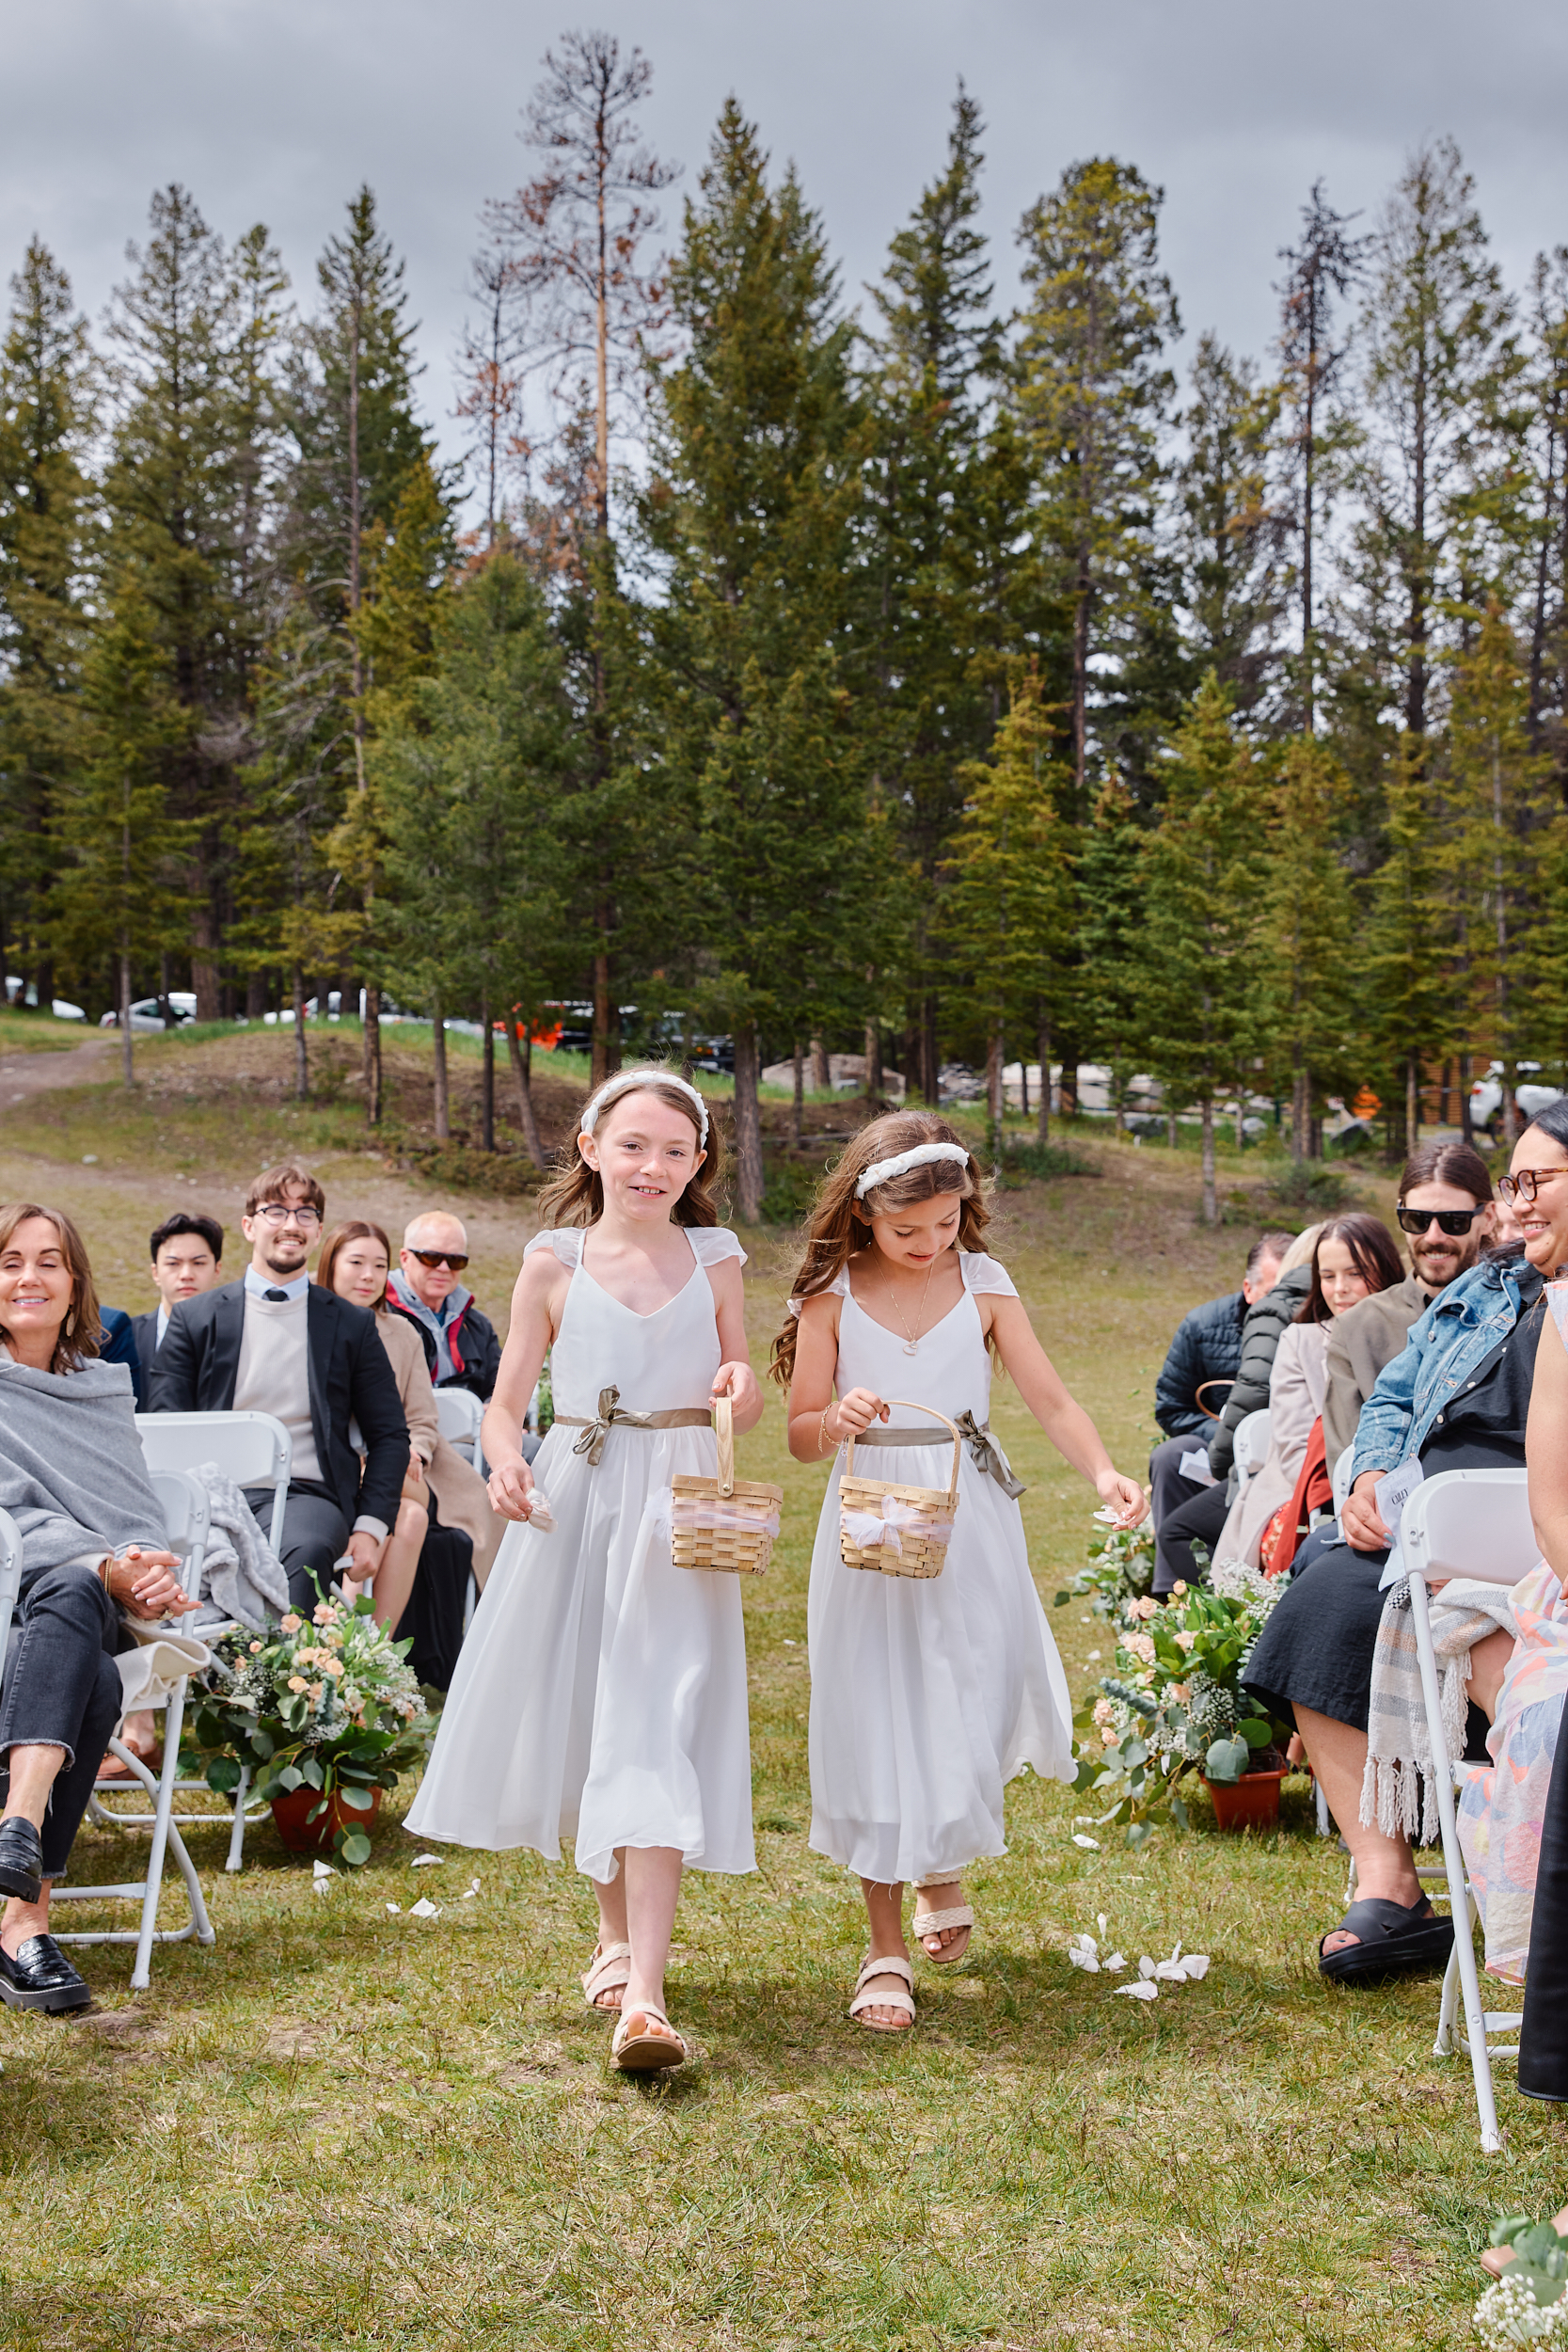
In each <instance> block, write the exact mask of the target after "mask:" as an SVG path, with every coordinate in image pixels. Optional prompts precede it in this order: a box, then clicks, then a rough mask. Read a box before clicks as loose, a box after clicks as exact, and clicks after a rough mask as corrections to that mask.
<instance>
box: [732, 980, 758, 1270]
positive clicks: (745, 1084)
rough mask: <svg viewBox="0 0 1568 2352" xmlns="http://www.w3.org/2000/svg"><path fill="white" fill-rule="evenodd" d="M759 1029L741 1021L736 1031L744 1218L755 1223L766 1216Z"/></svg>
mask: <svg viewBox="0 0 1568 2352" xmlns="http://www.w3.org/2000/svg"><path fill="white" fill-rule="evenodd" d="M757 1058H758V1047H757V1029H756V1023H755V1022H754V1021H740V1022H737V1023H736V1030H735V1161H736V1191H737V1193H738V1196H739V1199H738V1204H737V1205H738V1207H739V1210H740V1220H741V1223H742V1224H743V1225H755V1224H756V1222H757V1220H758V1218H759V1217H760V1216H761V1215H762V1192H763V1183H762V1119H761V1114H760V1112H759V1111H758V1108H757Z"/></svg>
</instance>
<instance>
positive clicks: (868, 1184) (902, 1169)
mask: <svg viewBox="0 0 1568 2352" xmlns="http://www.w3.org/2000/svg"><path fill="white" fill-rule="evenodd" d="M935 1160H962V1161H963V1163H964V1165H965V1167H967V1166H968V1165H969V1153H968V1152H966V1151H965V1149H964V1147H963V1145H962V1144H961V1143H917V1144H916V1145H915V1146H914V1148H913V1150H912V1151H909V1152H895V1153H894V1155H893V1157H892V1159H891V1160H874V1161H873V1162H872V1164H871V1166H870V1167H869V1168H867V1169H866V1171H865V1174H864V1175H863V1177H862V1178H861V1180H860V1182H859V1184H857V1185H856V1186H855V1198H856V1200H864V1199H865V1196H866V1194H867V1193H868V1192H870V1191H871V1190H872V1189H873V1188H874V1187H875V1186H876V1185H878V1184H887V1183H889V1182H890V1181H891V1179H892V1178H893V1177H895V1176H903V1175H905V1174H907V1172H908V1171H909V1169H911V1168H929V1167H930V1166H931V1164H932V1162H933V1161H935Z"/></svg>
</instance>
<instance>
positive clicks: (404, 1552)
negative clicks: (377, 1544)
mask: <svg viewBox="0 0 1568 2352" xmlns="http://www.w3.org/2000/svg"><path fill="white" fill-rule="evenodd" d="M429 1531H430V1518H429V1514H428V1513H427V1512H426V1510H425V1506H424V1504H423V1503H422V1502H400V1503H399V1504H398V1517H397V1525H396V1526H395V1527H394V1528H393V1530H392V1532H391V1534H389V1535H388V1538H387V1541H386V1542H385V1544H384V1545H383V1546H382V1548H381V1557H380V1559H379V1560H378V1561H377V1563H376V1569H375V1582H374V1584H373V1585H372V1587H371V1590H372V1596H373V1597H374V1600H375V1613H376V1619H377V1622H378V1623H379V1624H381V1625H384V1626H385V1627H386V1628H387V1630H388V1633H390V1632H391V1631H392V1629H393V1628H394V1627H395V1626H397V1625H398V1624H399V1623H400V1622H401V1620H402V1617H403V1613H404V1610H405V1609H406V1608H407V1606H408V1596H409V1594H410V1593H411V1592H412V1591H413V1589H414V1579H415V1576H416V1575H417V1574H418V1572H419V1565H420V1552H421V1551H422V1550H423V1549H424V1539H425V1536H426V1535H427V1534H428V1533H429Z"/></svg>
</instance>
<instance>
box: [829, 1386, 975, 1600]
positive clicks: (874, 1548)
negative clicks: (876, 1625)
mask: <svg viewBox="0 0 1568 2352" xmlns="http://www.w3.org/2000/svg"><path fill="white" fill-rule="evenodd" d="M887 1401H888V1403H889V1405H896V1406H898V1407H899V1409H900V1411H906V1412H911V1413H926V1414H927V1415H928V1416H929V1418H930V1419H931V1420H932V1421H940V1422H941V1423H942V1427H943V1428H944V1429H946V1430H950V1431H951V1432H952V1438H953V1477H952V1483H951V1485H949V1486H946V1487H942V1486H899V1485H897V1484H896V1483H895V1481H894V1480H892V1479H887V1478H857V1477H856V1475H855V1440H854V1439H853V1438H850V1440H849V1450H848V1453H847V1454H846V1456H845V1462H844V1475H843V1476H842V1478H841V1479H840V1480H839V1482H838V1509H839V1536H838V1549H839V1557H840V1558H841V1559H842V1561H843V1562H844V1565H845V1566H846V1567H847V1568H879V1569H880V1570H881V1573H882V1574H883V1575H884V1576H940V1575H941V1574H942V1562H943V1561H944V1560H945V1559H946V1557H947V1546H948V1542H949V1540H950V1538H951V1536H952V1534H953V1519H954V1515H955V1513H956V1512H957V1510H958V1457H959V1452H960V1448H961V1444H962V1440H961V1439H960V1438H959V1436H958V1431H957V1430H956V1429H954V1427H953V1424H952V1422H950V1421H949V1420H948V1418H947V1416H946V1414H945V1413H939V1412H936V1411H934V1410H933V1408H932V1407H931V1406H929V1405H914V1404H911V1402H910V1400H909V1399H908V1398H906V1397H896V1396H890V1397H889V1398H888V1400H887ZM867 1517H868V1518H874V1519H879V1520H880V1522H881V1526H882V1529H883V1531H885V1532H884V1533H882V1534H880V1535H879V1539H878V1540H877V1541H876V1542H874V1543H866V1542H865V1541H864V1540H857V1536H860V1537H863V1534H864V1533H865V1532H868V1531H863V1530H860V1529H857V1530H856V1534H854V1535H852V1534H850V1532H849V1530H850V1523H851V1521H852V1520H853V1519H856V1518H867Z"/></svg>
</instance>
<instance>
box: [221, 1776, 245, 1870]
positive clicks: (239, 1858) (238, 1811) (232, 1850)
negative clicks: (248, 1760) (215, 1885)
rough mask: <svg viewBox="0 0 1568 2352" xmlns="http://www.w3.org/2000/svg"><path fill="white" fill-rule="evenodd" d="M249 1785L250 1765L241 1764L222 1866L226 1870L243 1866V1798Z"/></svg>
mask: <svg viewBox="0 0 1568 2352" xmlns="http://www.w3.org/2000/svg"><path fill="white" fill-rule="evenodd" d="M249 1787H250V1767H249V1765H248V1764H242V1765H241V1767H240V1784H239V1787H238V1788H236V1789H235V1791H234V1826H233V1828H232V1829H231V1830H230V1833H229V1859H228V1861H227V1862H226V1863H225V1864H224V1866H223V1867H224V1868H225V1869H226V1870H242V1869H244V1867H245V1790H246V1789H247V1788H249Z"/></svg>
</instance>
